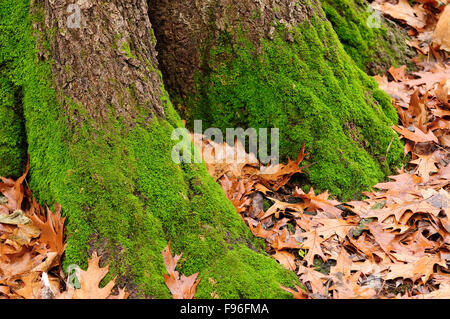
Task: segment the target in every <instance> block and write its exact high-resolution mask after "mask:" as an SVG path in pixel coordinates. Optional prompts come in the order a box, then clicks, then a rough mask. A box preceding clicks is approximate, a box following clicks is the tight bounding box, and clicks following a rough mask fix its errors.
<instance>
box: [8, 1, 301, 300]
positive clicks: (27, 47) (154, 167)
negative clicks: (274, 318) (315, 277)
mask: <svg viewBox="0 0 450 319" xmlns="http://www.w3.org/2000/svg"><path fill="white" fill-rule="evenodd" d="M78 3H79V4H81V13H82V25H81V28H79V29H78V28H75V29H71V28H68V27H67V24H66V21H67V18H68V17H69V14H70V13H68V12H67V5H68V4H69V2H68V1H63V0H53V1H49V0H36V1H32V2H31V4H30V1H28V0H3V1H2V3H1V7H0V42H1V43H2V44H4V45H3V46H2V47H0V65H3V64H6V63H7V64H8V67H9V77H10V79H12V83H13V87H14V88H16V89H20V90H21V91H22V92H23V98H22V101H21V102H22V104H23V111H24V116H25V126H26V132H27V142H28V152H29V154H30V162H31V179H30V186H31V188H32V190H33V191H34V194H35V196H37V197H38V200H39V201H40V202H41V203H47V204H49V205H50V204H54V203H60V204H61V205H62V207H63V213H64V214H65V215H66V216H67V217H68V223H67V226H66V229H67V234H68V235H69V237H68V245H67V249H66V255H65V262H64V265H65V266H67V265H70V264H79V265H81V266H85V265H86V260H87V257H88V256H89V255H90V253H91V252H92V250H97V251H98V252H99V253H100V254H102V255H103V256H104V258H103V262H102V263H109V264H110V269H111V272H110V274H109V276H108V278H106V280H108V279H111V278H112V277H114V276H118V282H119V284H120V286H126V287H127V289H128V290H129V291H130V292H131V293H132V296H141V297H142V296H148V297H159V298H161V297H169V296H170V293H169V291H168V289H167V287H166V286H165V284H164V281H163V273H164V271H165V269H164V265H163V260H162V256H161V251H162V249H163V248H164V247H165V246H166V245H167V242H168V241H169V240H171V241H172V247H173V249H174V250H175V252H177V253H180V252H183V259H182V260H180V262H179V267H180V268H179V270H180V272H182V273H184V274H186V275H190V274H192V273H195V272H200V275H199V277H200V278H202V281H201V283H200V285H199V286H198V292H197V297H199V298H211V297H213V296H216V297H219V298H260V297H267V298H278V297H279V298H283V297H287V296H288V294H287V293H284V292H283V291H282V290H281V289H280V288H279V285H280V284H283V285H291V284H292V282H293V279H294V278H295V275H294V274H293V273H288V272H287V271H286V270H284V269H283V268H282V267H281V266H280V265H279V264H277V263H276V262H275V261H274V260H273V259H272V258H270V257H269V256H267V255H266V254H265V253H264V252H263V243H262V242H261V241H259V240H256V239H254V238H253V236H252V235H251V233H250V232H249V230H248V229H247V227H246V226H245V224H244V223H243V221H242V220H241V218H240V217H239V216H238V215H237V214H236V212H235V210H234V208H233V206H232V205H231V203H230V202H229V201H228V200H227V199H226V198H225V196H224V194H223V191H222V190H221V189H220V187H219V186H218V185H217V184H216V183H215V182H214V181H213V180H212V179H211V178H210V177H209V175H208V173H207V170H206V168H205V166H204V165H203V164H202V165H197V164H182V165H178V164H175V163H174V162H173V161H172V159H171V150H172V146H173V145H174V143H176V141H172V140H171V133H172V131H173V129H174V128H176V127H179V126H181V125H182V123H181V120H180V118H179V117H178V115H177V114H176V112H175V111H174V109H173V107H172V104H171V102H170V99H169V98H168V94H167V93H166V91H165V89H164V86H163V84H162V80H161V76H160V72H159V71H158V65H157V61H156V51H155V48H154V45H155V39H154V37H153V36H152V29H151V24H150V21H149V18H148V15H147V9H148V8H147V4H146V3H145V2H144V1H143V0H135V1H129V0H114V1H100V0H84V1H78ZM210 278H211V280H209V279H210Z"/></svg>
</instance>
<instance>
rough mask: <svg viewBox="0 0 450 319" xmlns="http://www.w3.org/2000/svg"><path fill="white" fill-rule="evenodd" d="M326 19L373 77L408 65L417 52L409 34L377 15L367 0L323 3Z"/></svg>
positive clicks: (338, 0) (357, 61)
mask: <svg viewBox="0 0 450 319" xmlns="http://www.w3.org/2000/svg"><path fill="white" fill-rule="evenodd" d="M321 2H322V7H323V9H324V12H325V14H326V17H327V19H328V20H329V21H330V22H331V24H332V25H333V28H334V31H336V33H337V35H338V37H339V40H340V41H341V43H342V44H343V45H344V48H345V50H346V51H347V53H348V54H349V55H350V56H351V57H352V58H353V60H354V61H355V62H356V64H357V65H358V66H359V67H360V68H361V69H362V70H365V71H367V72H369V73H370V74H372V75H373V74H379V73H383V72H385V71H386V70H387V69H389V68H390V67H391V66H392V65H395V66H397V65H403V64H409V63H410V62H409V61H410V58H411V57H412V56H414V51H413V50H412V49H411V48H410V47H409V46H408V45H407V44H406V42H405V39H407V38H408V35H407V34H406V31H405V30H403V29H401V28H400V27H398V25H395V24H393V23H392V22H390V21H389V20H386V19H385V18H384V17H383V16H382V15H381V14H380V13H377V12H375V11H374V10H373V9H372V10H371V7H370V6H369V4H368V2H367V1H366V0H321Z"/></svg>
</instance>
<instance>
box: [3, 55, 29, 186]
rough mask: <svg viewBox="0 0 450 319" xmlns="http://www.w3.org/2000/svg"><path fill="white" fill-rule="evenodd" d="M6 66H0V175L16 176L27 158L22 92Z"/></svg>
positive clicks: (22, 169)
mask: <svg viewBox="0 0 450 319" xmlns="http://www.w3.org/2000/svg"><path fill="white" fill-rule="evenodd" d="M6 68H7V66H6V63H5V64H3V67H2V68H1V67H0V176H5V177H14V178H16V177H18V176H20V175H22V173H23V171H24V169H25V162H26V158H27V156H26V137H25V127H24V119H23V114H22V101H21V98H22V96H21V95H22V92H21V88H20V87H18V86H15V85H14V84H13V83H12V82H11V81H10V80H9V79H8V74H7V71H6Z"/></svg>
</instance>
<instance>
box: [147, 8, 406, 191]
mask: <svg viewBox="0 0 450 319" xmlns="http://www.w3.org/2000/svg"><path fill="white" fill-rule="evenodd" d="M149 11H150V20H151V21H152V23H153V24H154V25H155V35H156V38H157V51H158V53H159V55H158V58H159V61H160V66H161V69H162V72H163V78H164V80H165V82H166V84H167V85H166V87H167V88H168V90H169V92H170V94H171V97H172V101H173V103H174V104H175V105H177V107H178V109H179V111H180V112H181V114H182V117H183V118H185V119H187V120H188V124H191V123H192V121H193V120H195V119H202V120H204V122H206V123H204V127H206V126H207V125H208V126H210V127H218V128H220V129H222V130H225V129H226V128H227V127H239V126H241V127H254V128H261V127H278V128H280V134H281V140H280V152H281V155H282V159H284V160H286V158H287V157H291V158H295V157H296V155H297V153H298V151H299V149H300V146H301V144H302V143H303V142H306V147H307V150H308V151H309V152H310V153H311V157H310V158H309V161H310V162H315V163H316V164H315V165H314V166H313V167H312V168H311V170H310V175H309V178H310V180H311V182H312V183H313V185H314V186H316V187H317V188H319V189H321V190H325V189H329V190H330V191H331V192H332V193H334V194H336V195H340V196H341V197H343V198H344V199H346V198H350V197H352V196H355V195H357V194H358V192H359V191H361V190H364V189H367V188H368V187H370V186H372V185H374V184H375V183H377V182H378V181H379V180H381V179H383V177H384V176H385V174H388V173H390V172H391V170H392V169H393V168H394V167H396V166H398V165H399V164H400V163H401V157H402V145H401V143H400V141H399V139H398V137H397V135H396V134H395V132H393V131H392V129H391V128H390V126H391V125H392V123H393V122H396V121H397V115H396V112H395V109H394V108H393V107H392V105H391V104H390V100H389V97H387V96H386V95H385V94H384V93H383V92H381V91H380V90H379V89H378V87H377V84H376V83H375V81H374V80H373V79H371V78H369V77H368V76H367V75H365V74H364V72H363V71H361V69H359V68H358V67H357V65H356V64H355V62H354V61H353V60H352V59H351V57H350V56H349V55H348V54H347V53H346V52H345V50H344V47H343V46H342V44H341V43H340V42H339V39H338V37H337V35H336V33H335V32H334V30H333V28H332V25H331V24H330V22H329V21H328V20H327V19H326V16H325V14H324V12H323V10H322V5H321V2H319V1H318V0H305V1H280V0H245V1H242V0H213V1H189V2H187V3H186V1H179V0H175V1H173V0H170V1H169V0H151V1H149Z"/></svg>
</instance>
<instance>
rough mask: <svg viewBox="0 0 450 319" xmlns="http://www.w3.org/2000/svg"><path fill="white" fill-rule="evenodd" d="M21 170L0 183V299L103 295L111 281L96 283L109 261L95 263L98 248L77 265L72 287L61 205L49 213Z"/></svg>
mask: <svg viewBox="0 0 450 319" xmlns="http://www.w3.org/2000/svg"><path fill="white" fill-rule="evenodd" d="M27 173H28V167H27V170H26V172H25V174H24V175H23V176H22V177H20V178H19V179H18V180H16V181H14V180H11V179H7V178H1V180H2V182H1V183H0V299H22V298H24V299H52V298H58V299H103V298H127V297H128V294H127V293H126V292H125V291H124V290H120V289H119V295H117V296H111V291H112V288H113V287H114V285H115V281H114V280H112V281H111V282H109V283H108V284H107V285H106V286H105V287H104V288H99V283H100V281H101V280H102V279H103V277H104V276H105V275H106V274H107V273H108V267H105V268H99V267H98V263H99V259H100V258H99V257H97V255H96V254H94V255H93V256H92V259H91V260H89V267H88V269H87V270H86V271H83V270H81V269H80V270H78V272H79V273H78V276H77V279H78V281H79V284H80V287H78V288H77V289H75V288H74V287H73V286H72V285H70V284H69V283H67V282H66V280H65V279H64V278H65V276H64V273H63V272H62V269H61V257H62V255H63V253H64V250H65V246H66V245H65V241H64V221H65V218H62V217H61V207H60V206H59V205H56V207H55V212H54V213H53V212H52V211H51V210H50V209H49V208H47V209H46V210H44V209H43V208H42V207H41V206H40V205H39V204H38V203H37V202H36V201H35V200H34V199H32V197H31V191H30V190H29V189H28V188H27V187H26V186H25V185H26V181H25V178H26V175H27Z"/></svg>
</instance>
